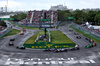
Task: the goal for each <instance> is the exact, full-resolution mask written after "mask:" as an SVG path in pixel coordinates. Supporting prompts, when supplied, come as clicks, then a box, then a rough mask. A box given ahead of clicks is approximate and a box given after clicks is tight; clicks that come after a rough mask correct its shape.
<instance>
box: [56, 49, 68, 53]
mask: <svg viewBox="0 0 100 66" xmlns="http://www.w3.org/2000/svg"><path fill="white" fill-rule="evenodd" d="M67 50H68V49H56V50H55V52H67Z"/></svg>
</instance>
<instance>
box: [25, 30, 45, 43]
mask: <svg viewBox="0 0 100 66" xmlns="http://www.w3.org/2000/svg"><path fill="white" fill-rule="evenodd" d="M38 35H44V31H37V32H36V34H35V35H33V36H32V37H30V38H29V39H28V40H27V41H26V42H25V43H24V44H34V42H35V40H36V38H37V36H38Z"/></svg>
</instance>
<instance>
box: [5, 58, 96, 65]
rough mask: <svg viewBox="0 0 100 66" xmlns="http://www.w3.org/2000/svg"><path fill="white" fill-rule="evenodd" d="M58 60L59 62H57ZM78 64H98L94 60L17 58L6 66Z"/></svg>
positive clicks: (12, 59) (10, 59)
mask: <svg viewBox="0 0 100 66" xmlns="http://www.w3.org/2000/svg"><path fill="white" fill-rule="evenodd" d="M57 59H58V60H57ZM76 63H96V62H95V61H94V60H92V59H89V60H74V58H68V59H64V58H56V59H55V58H45V59H40V58H30V59H28V58H27V59H23V58H22V59H17V58H8V60H7V61H6V63H5V65H10V64H26V65H30V64H33V65H34V64H39V65H41V64H76Z"/></svg>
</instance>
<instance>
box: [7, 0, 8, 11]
mask: <svg viewBox="0 0 100 66" xmlns="http://www.w3.org/2000/svg"><path fill="white" fill-rule="evenodd" d="M7 12H8V0H7Z"/></svg>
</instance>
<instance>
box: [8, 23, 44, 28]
mask: <svg viewBox="0 0 100 66" xmlns="http://www.w3.org/2000/svg"><path fill="white" fill-rule="evenodd" d="M10 22H11V21H10ZM11 23H12V24H15V25H17V26H19V27H26V28H39V27H34V26H23V25H19V24H17V23H14V22H11ZM39 29H40V30H44V28H39Z"/></svg>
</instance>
